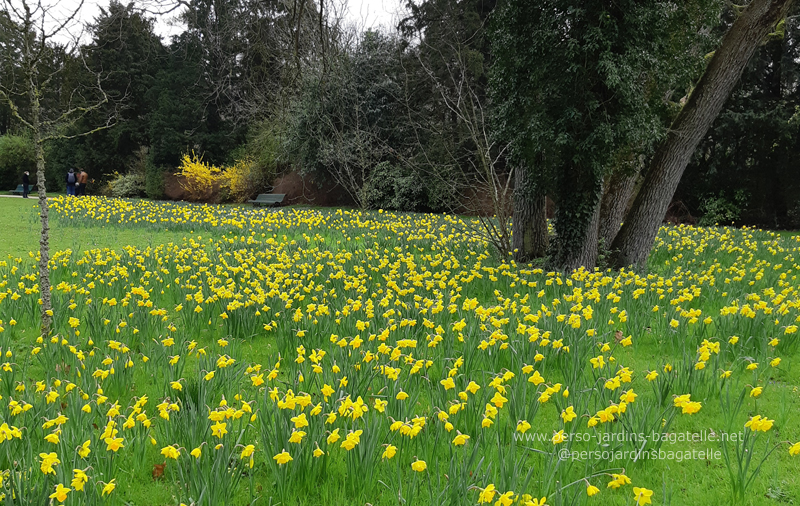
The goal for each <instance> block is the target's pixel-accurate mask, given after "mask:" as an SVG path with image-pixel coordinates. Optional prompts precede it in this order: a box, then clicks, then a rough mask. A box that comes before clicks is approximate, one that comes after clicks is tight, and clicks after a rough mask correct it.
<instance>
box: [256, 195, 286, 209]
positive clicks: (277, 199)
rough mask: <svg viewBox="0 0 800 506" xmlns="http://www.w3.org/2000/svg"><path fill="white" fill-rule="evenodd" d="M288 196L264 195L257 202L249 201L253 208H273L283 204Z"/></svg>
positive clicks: (257, 198)
mask: <svg viewBox="0 0 800 506" xmlns="http://www.w3.org/2000/svg"><path fill="white" fill-rule="evenodd" d="M285 196H286V194H285V193H262V194H260V195H259V196H258V197H256V198H255V200H248V202H250V203H251V204H253V207H258V206H271V205H272V204H280V203H281V202H283V198H284V197H285Z"/></svg>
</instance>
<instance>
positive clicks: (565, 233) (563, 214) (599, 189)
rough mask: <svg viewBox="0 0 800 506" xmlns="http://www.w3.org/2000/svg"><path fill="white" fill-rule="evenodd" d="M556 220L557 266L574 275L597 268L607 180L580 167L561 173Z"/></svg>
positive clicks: (555, 263) (570, 168) (569, 168)
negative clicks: (601, 218) (602, 203)
mask: <svg viewBox="0 0 800 506" xmlns="http://www.w3.org/2000/svg"><path fill="white" fill-rule="evenodd" d="M561 172H562V173H561V177H560V179H561V180H560V182H559V199H558V202H557V206H558V208H557V211H556V219H555V229H556V241H557V242H556V248H555V255H554V259H553V266H554V267H555V268H556V269H562V270H564V271H567V272H570V271H573V270H575V269H577V268H579V267H586V268H587V269H593V268H594V267H595V265H596V264H597V246H598V244H597V241H598V222H599V221H600V198H601V197H602V195H603V179H602V177H598V175H596V174H593V173H592V174H589V173H586V172H585V171H582V170H580V169H579V168H578V167H565V168H564V170H563V171H561Z"/></svg>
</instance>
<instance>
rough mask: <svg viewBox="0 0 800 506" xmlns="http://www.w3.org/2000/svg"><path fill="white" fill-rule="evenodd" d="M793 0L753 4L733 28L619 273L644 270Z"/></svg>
mask: <svg viewBox="0 0 800 506" xmlns="http://www.w3.org/2000/svg"><path fill="white" fill-rule="evenodd" d="M792 3H793V0H753V1H752V2H750V4H749V5H748V6H747V7H746V8H745V9H744V11H742V13H741V15H740V16H739V18H738V19H737V20H736V21H735V22H734V23H733V26H731V28H730V30H728V33H726V34H725V37H724V38H723V39H722V43H721V44H720V47H719V48H718V49H717V51H716V52H715V53H714V56H713V58H711V62H710V63H709V65H708V68H707V69H706V71H705V73H704V74H703V77H701V78H700V81H699V82H698V83H697V87H696V88H695V89H694V91H693V92H692V94H691V96H690V97H689V101H688V102H687V103H686V105H685V106H684V107H683V109H682V110H681V112H680V113H678V116H677V117H676V118H675V121H674V122H673V123H672V127H671V128H670V132H669V133H668V134H667V137H666V139H664V142H663V143H662V144H661V145H660V146H659V148H658V150H657V151H656V153H655V155H654V157H653V160H652V162H651V164H650V169H649V170H648V172H647V175H646V176H645V180H644V183H643V184H642V188H641V190H639V193H638V194H637V195H636V200H635V201H634V203H633V206H632V207H631V210H630V211H629V212H628V215H627V216H626V217H625V224H624V225H623V226H622V229H621V230H620V231H619V233H618V234H617V237H616V238H615V239H614V242H613V244H612V245H611V249H612V250H613V251H614V252H615V255H614V259H613V262H614V264H615V265H616V266H618V267H624V266H628V265H638V266H640V267H641V266H644V264H645V263H646V262H647V257H648V255H649V254H650V249H651V248H652V247H653V242H654V241H655V237H656V234H657V233H658V229H659V227H660V225H661V222H662V220H663V219H664V214H665V213H666V211H667V207H669V203H670V201H671V200H672V197H673V195H675V189H676V188H677V187H678V183H679V182H680V180H681V176H682V175H683V171H684V170H685V169H686V166H687V165H688V164H689V161H690V159H691V157H692V154H693V153H694V151H695V149H696V148H697V144H698V143H699V142H700V140H701V139H702V138H703V136H704V135H705V134H706V132H707V131H708V129H709V127H711V125H712V123H713V122H714V120H715V119H716V117H717V115H719V113H720V111H721V110H722V107H723V106H724V105H725V102H726V101H727V99H728V97H729V96H730V94H731V92H732V91H733V89H734V87H735V86H736V84H737V82H738V81H739V78H740V77H741V75H742V72H743V71H744V69H745V67H746V66H747V62H748V61H749V60H750V57H751V56H752V55H753V53H754V52H755V51H756V49H757V48H758V46H759V45H760V44H761V43H762V42H763V41H764V37H766V36H767V34H768V33H769V32H770V30H771V29H772V27H774V26H775V25H776V24H777V23H778V21H780V20H781V19H783V18H784V17H785V16H786V13H787V11H788V10H789V8H790V7H791V5H792Z"/></svg>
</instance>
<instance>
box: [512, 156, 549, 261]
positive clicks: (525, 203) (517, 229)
mask: <svg viewBox="0 0 800 506" xmlns="http://www.w3.org/2000/svg"><path fill="white" fill-rule="evenodd" d="M516 170H517V173H516V175H515V181H514V220H513V224H512V235H511V238H512V245H511V248H512V249H513V250H514V260H515V261H516V262H519V263H526V262H530V261H531V260H533V259H534V258H541V257H543V256H545V255H546V254H547V247H548V246H549V242H550V240H549V237H548V235H547V197H545V195H544V193H543V192H542V191H541V189H540V188H539V187H538V185H537V184H536V182H535V181H534V178H533V175H532V174H531V171H530V169H529V168H528V167H526V166H520V167H517V169H516Z"/></svg>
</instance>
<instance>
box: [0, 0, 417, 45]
mask: <svg viewBox="0 0 800 506" xmlns="http://www.w3.org/2000/svg"><path fill="white" fill-rule="evenodd" d="M10 1H11V2H12V3H14V4H18V1H17V0H10ZM125 1H126V0H123V3H125ZM145 1H146V0H145ZM334 1H336V0H334ZM338 1H339V2H345V3H346V6H347V15H346V19H347V20H348V21H350V22H353V23H357V24H358V25H359V26H362V27H364V28H372V27H377V26H381V25H382V26H384V27H390V26H392V25H393V24H394V23H396V22H397V20H398V19H399V13H400V12H401V4H405V1H404V0H338ZM43 3H45V4H49V5H52V6H54V7H53V10H52V17H53V18H62V19H63V16H64V14H66V13H71V12H73V11H74V9H75V7H76V6H77V5H79V4H80V0H44V2H43ZM137 3H140V2H137ZM337 3H338V2H337ZM108 4H109V0H84V3H83V7H82V9H81V11H80V18H79V19H78V20H77V21H79V22H78V23H74V24H73V25H72V26H70V27H69V33H63V34H62V35H61V36H60V37H58V39H59V41H61V42H66V41H68V40H71V39H72V35H74V34H76V33H78V32H80V31H81V30H82V28H83V26H84V25H85V24H86V23H90V22H92V21H93V20H94V19H95V17H96V16H97V15H98V13H99V12H100V7H101V6H102V7H105V6H107V5H108ZM0 5H2V1H0ZM176 13H177V11H176V12H173V13H172V14H170V15H165V16H161V17H158V18H157V19H156V32H157V33H158V34H159V35H161V36H162V38H164V39H168V38H169V36H170V35H174V34H177V33H180V32H181V30H182V27H181V26H175V19H174V18H175V14H176ZM165 41H166V40H165Z"/></svg>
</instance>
